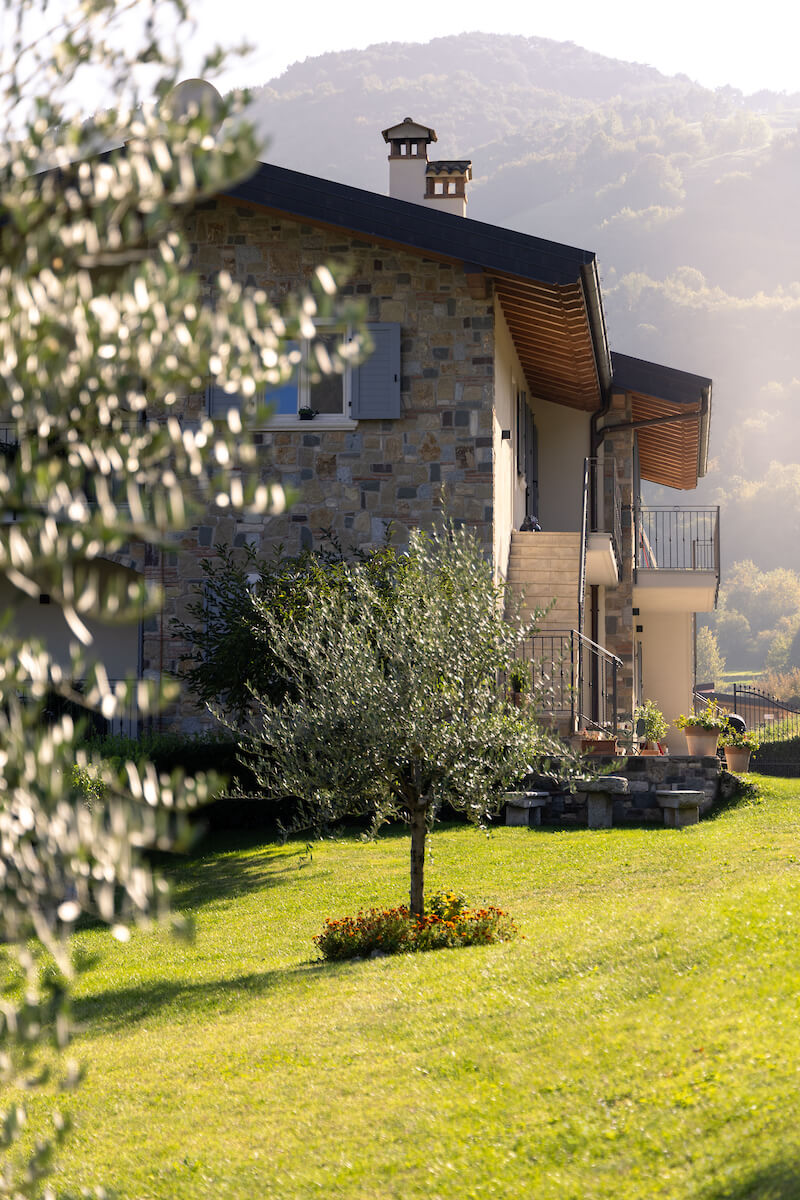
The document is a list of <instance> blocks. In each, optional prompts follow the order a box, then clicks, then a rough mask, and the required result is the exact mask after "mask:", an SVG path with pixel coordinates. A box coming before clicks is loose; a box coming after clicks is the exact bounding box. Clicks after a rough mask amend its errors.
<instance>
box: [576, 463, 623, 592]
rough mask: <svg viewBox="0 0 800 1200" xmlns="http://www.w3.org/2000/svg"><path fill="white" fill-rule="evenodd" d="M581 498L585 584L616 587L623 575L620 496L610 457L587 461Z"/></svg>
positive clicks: (617, 480) (614, 468)
mask: <svg viewBox="0 0 800 1200" xmlns="http://www.w3.org/2000/svg"><path fill="white" fill-rule="evenodd" d="M584 496H585V500H584V503H585V505H586V506H587V511H586V512H585V513H584V528H585V530H586V580H585V582H586V583H587V584H590V585H593V584H601V585H603V586H604V587H616V586H617V584H618V583H619V581H620V577H621V573H622V493H621V489H620V484H619V475H618V472H617V465H616V462H615V460H614V459H613V458H612V457H610V456H607V457H606V458H605V459H604V460H598V459H596V458H587V459H586V463H585V467H584Z"/></svg>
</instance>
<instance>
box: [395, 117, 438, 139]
mask: <svg viewBox="0 0 800 1200" xmlns="http://www.w3.org/2000/svg"><path fill="white" fill-rule="evenodd" d="M381 134H382V136H383V140H384V141H385V142H391V141H392V140H395V141H396V140H397V139H398V138H408V139H410V140H413V141H427V142H435V141H438V139H437V137H436V130H435V129H431V128H430V126H429V125H420V124H418V122H417V121H415V120H414V118H413V117H404V119H403V120H402V121H401V122H400V123H399V124H397V125H390V126H389V128H388V129H382V130H381Z"/></svg>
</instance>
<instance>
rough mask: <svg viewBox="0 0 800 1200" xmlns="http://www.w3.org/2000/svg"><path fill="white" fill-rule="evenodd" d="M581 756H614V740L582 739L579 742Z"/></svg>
mask: <svg viewBox="0 0 800 1200" xmlns="http://www.w3.org/2000/svg"><path fill="white" fill-rule="evenodd" d="M581 752H582V753H583V754H616V753H617V739H616V738H584V739H583V741H582V742H581Z"/></svg>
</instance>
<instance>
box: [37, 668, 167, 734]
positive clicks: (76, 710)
mask: <svg viewBox="0 0 800 1200" xmlns="http://www.w3.org/2000/svg"><path fill="white" fill-rule="evenodd" d="M108 682H109V686H110V687H111V689H112V690H113V688H114V687H115V685H116V683H117V680H115V679H110V680H109V681H108ZM72 686H73V688H74V690H75V691H78V692H80V691H81V690H82V687H81V684H80V683H76V684H73V685H72ZM132 690H133V692H134V694H133V696H132V697H131V698H130V699H129V701H128V703H127V704H126V706H125V708H124V709H123V710H122V711H121V712H117V713H116V715H115V716H113V717H108V718H107V717H104V716H102V714H101V713H99V712H97V711H96V710H95V709H90V708H84V707H83V706H82V705H81V704H77V703H76V702H75V701H73V700H70V699H68V698H67V697H66V696H62V695H59V693H58V692H50V693H48V695H47V696H46V697H45V702H44V706H43V708H42V719H43V720H44V722H45V723H46V724H52V723H54V722H55V721H58V720H60V719H61V717H64V716H70V717H72V719H73V721H75V722H76V723H77V722H79V721H80V722H82V723H83V724H84V726H85V728H86V731H87V733H89V734H92V735H96V736H98V737H107V736H113V735H120V736H122V737H130V738H136V737H138V736H139V734H140V733H142V732H143V731H144V727H145V723H146V721H147V720H148V718H147V717H145V716H143V715H142V714H141V713H140V712H139V708H138V705H137V703H136V694H135V689H132ZM24 699H25V697H23V700H24Z"/></svg>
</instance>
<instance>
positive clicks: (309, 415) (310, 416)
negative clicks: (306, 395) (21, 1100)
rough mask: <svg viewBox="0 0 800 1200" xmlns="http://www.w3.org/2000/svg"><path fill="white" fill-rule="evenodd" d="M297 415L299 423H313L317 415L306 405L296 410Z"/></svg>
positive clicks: (313, 409)
mask: <svg viewBox="0 0 800 1200" xmlns="http://www.w3.org/2000/svg"><path fill="white" fill-rule="evenodd" d="M297 415H298V417H299V418H300V420H301V421H313V420H314V417H315V416H316V415H317V410H316V409H315V408H311V407H310V406H309V405H308V404H304V405H302V407H301V408H298V410H297Z"/></svg>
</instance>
